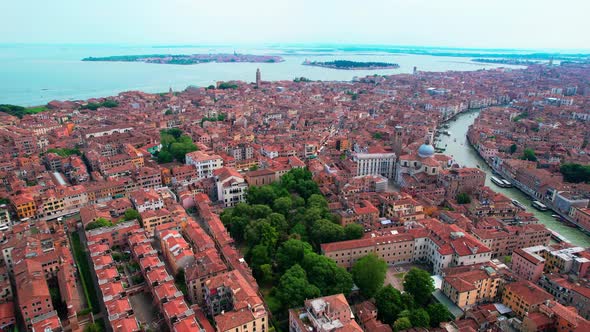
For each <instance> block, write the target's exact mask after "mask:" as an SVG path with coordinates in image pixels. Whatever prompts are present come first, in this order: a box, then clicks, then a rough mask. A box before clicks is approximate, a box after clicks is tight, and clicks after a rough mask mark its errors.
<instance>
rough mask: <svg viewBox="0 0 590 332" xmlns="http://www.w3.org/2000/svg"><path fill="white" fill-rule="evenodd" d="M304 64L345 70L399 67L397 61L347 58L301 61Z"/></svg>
mask: <svg viewBox="0 0 590 332" xmlns="http://www.w3.org/2000/svg"><path fill="white" fill-rule="evenodd" d="M303 65H305V66H315V67H324V68H332V69H345V70H367V69H396V68H399V65H398V64H397V63H388V62H360V61H348V60H335V61H324V62H322V61H308V60H305V61H304V62H303Z"/></svg>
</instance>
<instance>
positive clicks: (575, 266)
mask: <svg viewBox="0 0 590 332" xmlns="http://www.w3.org/2000/svg"><path fill="white" fill-rule="evenodd" d="M542 253H543V257H544V258H545V268H544V272H545V273H571V274H575V275H578V276H580V277H585V276H586V273H587V272H588V268H589V267H590V259H589V257H590V253H588V252H587V251H586V249H584V248H582V247H571V248H564V249H559V250H546V251H543V252H542Z"/></svg>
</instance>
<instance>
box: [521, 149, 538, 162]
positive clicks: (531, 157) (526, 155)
mask: <svg viewBox="0 0 590 332" xmlns="http://www.w3.org/2000/svg"><path fill="white" fill-rule="evenodd" d="M520 159H522V160H528V161H537V156H536V155H535V150H533V149H530V148H526V149H524V151H522V157H520Z"/></svg>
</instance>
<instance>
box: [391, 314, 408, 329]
mask: <svg viewBox="0 0 590 332" xmlns="http://www.w3.org/2000/svg"><path fill="white" fill-rule="evenodd" d="M411 327H412V323H411V322H410V319H409V318H408V317H402V318H399V319H398V320H396V321H395V323H393V330H394V331H396V332H397V331H403V330H407V329H409V328H411Z"/></svg>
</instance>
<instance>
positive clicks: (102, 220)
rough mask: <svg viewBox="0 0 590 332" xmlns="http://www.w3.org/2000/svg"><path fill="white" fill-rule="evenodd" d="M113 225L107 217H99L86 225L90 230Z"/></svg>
mask: <svg viewBox="0 0 590 332" xmlns="http://www.w3.org/2000/svg"><path fill="white" fill-rule="evenodd" d="M110 226H113V223H112V222H111V221H110V220H108V219H105V218H98V219H96V220H95V221H92V222H89V223H88V224H87V225H86V230H87V231H89V230H91V229H96V228H101V227H110Z"/></svg>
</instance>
